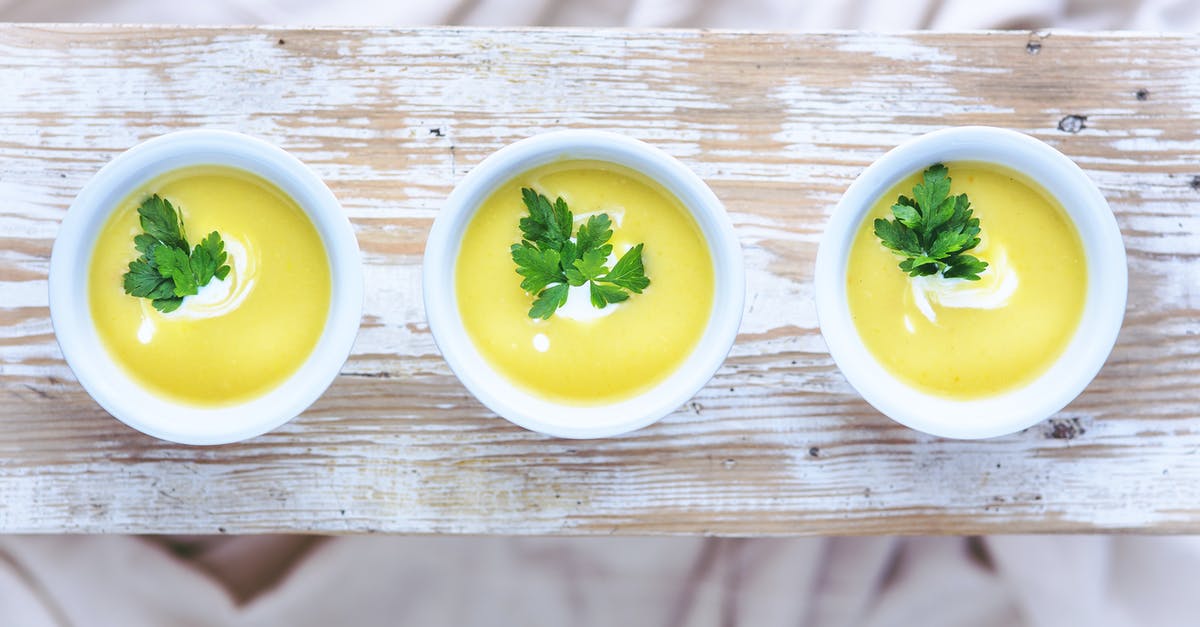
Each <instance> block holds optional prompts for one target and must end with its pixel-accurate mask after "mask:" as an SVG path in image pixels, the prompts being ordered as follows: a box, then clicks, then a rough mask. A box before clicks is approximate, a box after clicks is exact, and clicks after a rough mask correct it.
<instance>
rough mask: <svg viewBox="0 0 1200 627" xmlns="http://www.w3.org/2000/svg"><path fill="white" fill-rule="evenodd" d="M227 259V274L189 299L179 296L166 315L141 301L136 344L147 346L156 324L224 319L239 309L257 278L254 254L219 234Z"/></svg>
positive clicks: (252, 251) (256, 255) (235, 240)
mask: <svg viewBox="0 0 1200 627" xmlns="http://www.w3.org/2000/svg"><path fill="white" fill-rule="evenodd" d="M221 239H222V240H223V241H224V242H225V253H226V255H227V256H228V257H227V260H226V263H227V264H229V268H230V271H229V274H228V275H226V277H225V278H224V279H219V280H218V279H217V278H215V277H214V278H213V279H212V280H211V281H209V282H208V284H207V285H205V286H204V287H202V288H200V290H199V292H198V293H196V294H194V295H192V296H185V297H183V303H181V304H180V305H179V309H176V310H175V311H172V312H170V313H165V314H164V313H159V312H158V311H157V310H155V309H154V307H153V305H151V303H150V301H149V300H146V299H141V301H142V323H141V325H140V326H139V327H138V341H139V342H141V343H143V344H149V343H150V341H151V340H153V339H154V332H155V331H156V329H157V321H158V320H160V319H167V320H200V319H204V318H216V317H219V316H224V315H225V314H228V313H230V312H232V311H234V310H236V309H237V308H238V307H240V306H241V304H242V302H243V301H245V300H246V297H247V296H249V295H250V292H251V291H253V290H254V283H255V281H256V280H257V278H258V261H259V259H258V251H257V250H255V249H254V248H253V247H252V246H249V245H247V244H246V243H244V242H242V241H241V240H240V239H237V238H235V237H232V236H230V235H227V234H225V233H222V234H221Z"/></svg>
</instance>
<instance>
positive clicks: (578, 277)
mask: <svg viewBox="0 0 1200 627" xmlns="http://www.w3.org/2000/svg"><path fill="white" fill-rule="evenodd" d="M609 248H611V246H610V247H609ZM607 263H608V255H607V254H605V252H604V251H603V250H602V249H600V248H593V249H591V250H589V251H587V252H586V253H584V254H583V257H581V258H579V259H576V260H575V263H574V264H573V266H574V267H571V268H568V269H567V280H568V281H569V282H570V283H571V285H583V284H584V283H586V282H587V281H595V280H596V279H598V278H600V276H602V275H603V274H604V273H606V272H608V267H607V265H606V264H607Z"/></svg>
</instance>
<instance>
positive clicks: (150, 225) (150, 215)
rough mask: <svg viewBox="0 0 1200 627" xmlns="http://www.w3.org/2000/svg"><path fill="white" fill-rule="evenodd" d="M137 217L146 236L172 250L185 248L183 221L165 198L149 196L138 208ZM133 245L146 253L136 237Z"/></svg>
mask: <svg viewBox="0 0 1200 627" xmlns="http://www.w3.org/2000/svg"><path fill="white" fill-rule="evenodd" d="M138 215H139V216H141V223H142V230H143V231H145V232H146V235H149V236H150V237H153V238H154V239H155V240H157V241H159V242H161V243H163V244H166V245H167V246H171V247H173V248H186V247H187V238H185V237H184V234H183V221H182V219H181V218H180V217H179V214H178V213H176V212H175V208H174V207H172V206H171V203H170V202H168V201H167V200H166V199H165V198H163V197H161V196H159V195H158V194H154V195H152V196H150V197H149V198H147V199H146V200H145V201H143V202H142V204H141V205H140V206H139V207H138ZM143 241H148V240H143ZM134 244H135V245H137V246H138V250H140V251H142V252H143V253H145V252H146V251H145V250H142V248H144V246H143V245H142V244H141V243H139V242H138V241H137V238H136V237H135V238H134Z"/></svg>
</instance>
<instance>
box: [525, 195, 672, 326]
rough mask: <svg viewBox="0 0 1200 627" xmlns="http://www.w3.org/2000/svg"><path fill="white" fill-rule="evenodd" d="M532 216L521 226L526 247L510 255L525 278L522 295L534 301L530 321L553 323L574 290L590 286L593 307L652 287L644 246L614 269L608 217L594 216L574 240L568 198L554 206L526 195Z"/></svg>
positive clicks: (639, 245) (638, 247) (548, 201)
mask: <svg viewBox="0 0 1200 627" xmlns="http://www.w3.org/2000/svg"><path fill="white" fill-rule="evenodd" d="M521 199H522V201H523V202H524V203H525V208H526V209H527V210H528V212H529V214H528V215H526V216H524V217H522V218H521V221H520V224H519V226H520V229H521V241H520V242H519V243H516V244H513V245H512V246H511V247H510V249H509V252H510V253H511V255H512V259H513V263H515V264H516V265H517V274H519V275H521V276H522V277H524V279H523V280H522V281H521V289H523V290H525V291H526V292H528V293H529V294H531V295H533V296H534V301H533V306H532V307H530V309H529V317H530V318H541V319H543V320H545V319H549V318H550V316H552V315H554V312H555V311H557V310H558V308H559V307H562V306H563V305H564V304H566V302H567V294H568V292H569V290H570V288H571V287H580V286H583V285H584V284H588V285H589V288H588V289H589V291H590V295H591V301H592V305H593V306H594V307H597V308H600V309H603V308H604V307H605V306H607V305H608V304H609V303H619V302H622V301H624V300H628V298H629V292H630V291H632V292H636V293H638V294H640V293H642V291H643V290H645V289H646V287H647V286H649V285H650V279H648V278H646V274H645V268H644V266H643V264H642V247H643V245H642V244H638V245H637V246H634V247H633V248H631V249H629V251H627V252H626V253H625V254H624V255H622V257H621V259H619V260H618V261H617V263H616V264H614V265H613V267H612V269H611V270H610V269H609V268H608V257H609V256H610V255H611V254H612V250H613V247H612V244H610V243H608V241H609V240H610V239H612V236H613V230H612V219H611V218H609V216H608V214H607V213H599V214H596V215H593V216H590V217H589V218H588V219H587V221H585V222H584V223H583V224H581V225H580V226H579V229H578V231H577V232H576V233H575V235H574V238H572V235H571V232H572V230H573V229H574V224H575V223H574V216H573V215H572V213H571V211H570V209H569V208H568V207H567V203H566V201H565V200H563V199H562V198H558V199H556V200H555V201H554V202H553V203H551V202H550V199H549V198H547V197H546V196H544V195H542V194H539V193H537V192H536V191H534V190H532V189H529V188H523V189H521Z"/></svg>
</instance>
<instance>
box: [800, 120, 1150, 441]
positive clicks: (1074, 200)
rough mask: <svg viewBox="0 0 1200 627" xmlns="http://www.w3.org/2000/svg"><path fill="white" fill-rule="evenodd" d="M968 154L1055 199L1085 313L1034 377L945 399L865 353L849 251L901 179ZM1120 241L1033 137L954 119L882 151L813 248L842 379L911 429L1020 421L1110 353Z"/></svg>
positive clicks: (952, 429) (946, 431)
mask: <svg viewBox="0 0 1200 627" xmlns="http://www.w3.org/2000/svg"><path fill="white" fill-rule="evenodd" d="M954 161H975V162H984V163H992V164H995V165H997V166H1001V167H1003V168H1007V169H1010V170H1015V171H1017V172H1019V173H1021V174H1023V175H1025V176H1027V177H1028V178H1029V179H1030V180H1032V181H1034V182H1035V183H1037V184H1038V185H1040V186H1041V187H1042V188H1044V189H1045V190H1046V191H1047V192H1048V193H1049V194H1051V195H1052V196H1054V197H1055V198H1057V199H1058V201H1059V202H1060V203H1061V205H1062V207H1063V208H1064V209H1065V210H1066V212H1067V214H1068V216H1069V217H1070V218H1071V220H1072V222H1073V223H1074V226H1075V228H1076V230H1077V231H1078V233H1079V236H1080V240H1081V241H1082V243H1083V248H1084V253H1085V255H1086V258H1087V277H1088V289H1087V296H1086V300H1085V303H1084V312H1083V316H1082V318H1081V320H1080V322H1079V326H1078V327H1077V328H1076V330H1075V332H1074V334H1073V336H1072V339H1071V341H1070V342H1069V343H1068V345H1067V347H1066V349H1065V350H1064V352H1063V354H1062V355H1061V356H1060V357H1059V359H1058V360H1057V361H1056V362H1055V363H1054V364H1053V365H1051V367H1050V368H1049V370H1048V371H1047V372H1045V373H1044V374H1043V375H1042V376H1041V377H1039V378H1037V379H1036V380H1034V381H1032V382H1031V383H1029V384H1028V385H1026V386H1024V387H1021V388H1018V389H1015V390H1011V391H1009V392H1006V393H1003V394H1000V395H996V396H991V397H985V398H979V399H971V400H953V399H947V398H943V397H938V396H934V395H931V394H928V393H925V392H922V391H919V390H916V389H914V388H912V387H910V386H908V385H907V384H905V383H903V382H901V381H900V380H899V379H897V378H896V377H895V376H893V375H892V374H891V373H890V372H888V371H887V370H886V369H885V368H884V367H883V366H882V365H880V364H879V362H877V361H876V360H875V358H874V357H873V356H872V355H871V354H870V352H869V350H868V349H867V347H866V346H865V345H864V344H863V342H862V340H861V338H860V337H859V335H858V332H857V330H856V329H855V328H854V323H853V320H852V319H851V317H850V309H849V304H848V301H847V298H846V269H847V265H848V261H849V251H850V246H851V243H852V242H853V240H854V237H855V235H856V234H857V232H858V229H859V228H860V227H861V224H862V222H863V220H864V218H865V217H866V215H867V213H868V212H869V211H870V208H871V207H872V206H873V205H874V204H875V202H876V201H877V200H878V199H879V197H880V196H882V195H883V194H884V193H885V192H887V191H888V190H889V189H891V187H892V186H894V185H895V184H896V183H898V182H899V181H901V180H902V179H904V178H905V177H907V176H909V175H911V174H912V173H914V172H917V171H919V170H921V169H923V168H925V167H928V166H929V165H931V164H933V163H937V162H954ZM1126 280H1127V279H1126V266H1125V247H1124V244H1123V243H1122V241H1121V234H1120V230H1119V229H1118V227H1117V223H1116V219H1115V218H1114V216H1113V214H1112V211H1111V210H1110V209H1109V207H1108V203H1107V202H1106V201H1105V199H1104V197H1103V196H1102V195H1101V194H1100V191H1099V190H1098V189H1097V188H1096V186H1095V184H1094V183H1092V181H1091V180H1090V179H1089V178H1088V177H1087V175H1086V174H1085V173H1084V172H1083V171H1082V170H1081V169H1080V168H1079V167H1078V166H1077V165H1075V163H1074V162H1072V161H1071V160H1070V159H1068V158H1067V157H1065V156H1064V155H1062V154H1061V153H1059V152H1058V151H1056V150H1054V149H1053V148H1051V147H1050V146H1048V145H1046V144H1044V143H1042V142H1040V141H1038V140H1036V139H1033V138H1032V137H1029V136H1026V135H1023V134H1020V133H1016V132H1013V131H1007V130H1002V129H996V128H988V127H961V128H952V129H945V130H943V131H937V132H934V133H930V134H928V135H924V136H922V137H919V138H917V139H915V140H913V141H912V142H909V143H907V144H904V145H902V146H900V147H898V148H896V149H894V150H892V151H891V152H889V153H887V154H886V155H884V156H883V157H882V158H880V159H879V160H878V161H877V162H875V163H874V164H872V165H871V166H870V167H869V168H867V170H865V171H864V172H863V173H862V175H861V176H860V177H859V178H858V179H857V180H856V181H855V182H854V183H853V184H852V185H851V186H850V188H849V189H848V190H847V191H846V194H845V196H843V198H842V200H841V202H840V203H839V204H838V206H837V208H836V210H835V211H834V215H833V216H832V218H831V219H830V222H829V226H828V227H827V230H826V234H825V236H824V238H823V239H822V241H821V247H820V251H819V252H818V256H817V270H816V284H817V285H816V294H817V312H818V316H819V318H820V323H821V331H822V334H823V335H824V336H825V339H826V343H827V344H828V346H829V349H830V353H831V355H832V356H833V358H834V360H835V361H836V362H837V364H838V366H839V368H840V369H841V370H842V372H843V373H844V374H845V375H846V378H847V380H849V382H850V384H851V385H852V386H854V387H855V389H857V390H858V392H859V393H860V394H861V395H862V396H863V398H865V399H866V400H867V401H868V402H869V403H871V405H873V406H875V408H877V409H879V410H880V411H881V412H883V413H884V414H886V415H888V416H889V417H891V418H893V419H894V420H896V421H897V422H900V423H902V424H904V425H907V426H909V427H912V428H914V429H917V430H920V431H924V432H926V433H931V434H934V435H940V436H944V437H953V438H983V437H994V436H999V435H1004V434H1008V433H1013V432H1016V431H1019V430H1021V429H1024V428H1027V427H1029V426H1031V425H1033V424H1035V423H1037V422H1039V421H1041V420H1043V419H1045V418H1048V417H1049V416H1051V415H1052V414H1054V413H1055V412H1057V411H1059V410H1060V409H1062V408H1063V407H1065V406H1066V405H1067V404H1068V403H1069V402H1070V401H1071V400H1073V399H1074V398H1075V397H1076V396H1078V395H1079V393H1081V392H1082V391H1083V389H1084V388H1085V387H1087V385H1088V383H1089V382H1091V380H1092V379H1093V378H1094V377H1095V375H1096V373H1097V372H1099V370H1100V367H1101V366H1102V365H1103V364H1104V361H1105V360H1106V359H1107V358H1108V354H1109V352H1110V351H1111V350H1112V347H1113V344H1114V343H1115V341H1116V337H1117V333H1118V332H1119V330H1120V326H1121V321H1122V320H1123V318H1124V312H1125V298H1126Z"/></svg>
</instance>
